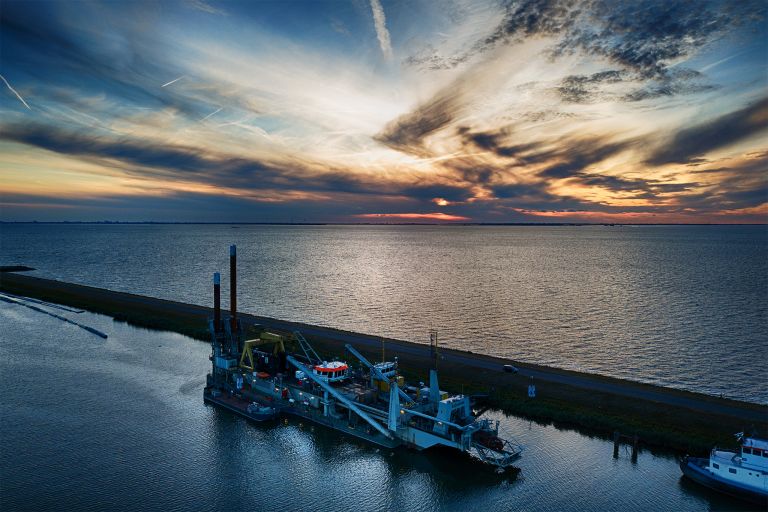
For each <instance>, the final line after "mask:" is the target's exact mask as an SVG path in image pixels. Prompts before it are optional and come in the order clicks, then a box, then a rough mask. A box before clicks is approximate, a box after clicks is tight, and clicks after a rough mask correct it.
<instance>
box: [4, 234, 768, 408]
mask: <svg viewBox="0 0 768 512" xmlns="http://www.w3.org/2000/svg"><path fill="white" fill-rule="evenodd" d="M0 243H2V246H1V247H0V248H1V251H0V253H1V257H0V262H1V263H2V264H25V265H29V266H32V267H35V268H37V269H38V270H37V271H36V272H33V273H32V275H38V276H42V277H49V278H55V279H60V280H64V281H73V282H78V283H84V284H89V285H94V286H99V287H105V288H110V289H114V290H121V291H128V292H133V293H139V294H144V295H150V296H155V297H161V298H165V299H172V300H178V301H183V302H191V303H196V304H209V302H211V298H210V297H211V293H212V292H211V285H210V282H211V274H212V273H213V272H215V271H221V272H222V278H223V280H224V283H225V285H224V295H225V297H226V296H228V295H227V284H226V283H228V281H227V279H228V278H227V271H228V257H229V252H228V246H229V244H232V243H236V244H237V245H238V266H239V276H238V282H239V308H240V309H241V310H243V311H247V312H251V313H255V314H261V315H266V316H272V317H277V318H283V319H288V320H296V321H302V322H307V323H314V324H320V325H326V326H331V327H338V328H342V329H348V330H353V331H359V332H365V333H370V334H377V335H383V336H390V337H394V338H400V339H406V340H412V341H417V342H428V335H427V333H428V330H429V329H430V328H434V329H437V330H438V331H439V335H440V339H441V343H443V344H444V345H446V346H450V347H456V348H461V349H466V350H472V351H475V352H482V353H487V354H494V355H499V356H506V357H511V358H514V359H518V360H521V361H528V362H532V363H541V364H547V365H553V366H559V367H562V368H568V369H575V370H581V371H586V372H593V373H600V374H604V375H610V376H615V377H621V378H627V379H632V380H636V381H642V382H649V383H654V384H661V385H664V386H672V387H678V388H684V389H689V390H694V391H700V392H704V393H710V394H714V395H721V394H722V395H725V396H728V397H733V398H739V399H744V400H749V401H754V402H759V403H768V379H766V378H765V370H764V365H763V364H762V362H761V361H764V360H765V359H766V357H768V300H767V299H768V228H766V227H765V226H643V227H618V226H616V227H609V226H580V227H527V226H520V227H513V226H510V227H490V226H485V227H482V226H475V227H473V226H435V227H430V226H200V225H191V226H190V225H2V226H0ZM225 305H226V300H225Z"/></svg>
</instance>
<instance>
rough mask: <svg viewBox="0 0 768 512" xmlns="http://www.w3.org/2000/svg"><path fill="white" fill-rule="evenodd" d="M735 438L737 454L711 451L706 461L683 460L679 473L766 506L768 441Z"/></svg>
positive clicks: (742, 436) (715, 488)
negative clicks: (737, 447) (737, 440)
mask: <svg viewBox="0 0 768 512" xmlns="http://www.w3.org/2000/svg"><path fill="white" fill-rule="evenodd" d="M736 436H737V438H738V439H739V441H740V447H739V450H738V451H737V452H732V451H728V450H718V449H717V448H714V449H712V451H711V452H710V454H709V458H696V457H685V458H684V459H683V460H682V461H680V469H682V470H683V474H684V475H685V476H687V477H688V478H690V479H691V480H693V481H695V482H697V483H699V484H701V485H705V486H707V487H709V488H711V489H714V490H716V491H720V492H723V493H726V494H730V495H731V496H736V497H739V498H744V499H747V500H749V501H753V502H757V503H761V504H762V505H764V506H768V440H764V439H757V438H754V437H746V436H744V435H743V434H736Z"/></svg>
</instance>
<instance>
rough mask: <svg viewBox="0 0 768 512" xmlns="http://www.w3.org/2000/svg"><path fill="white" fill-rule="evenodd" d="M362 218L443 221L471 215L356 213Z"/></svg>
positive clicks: (460, 219)
mask: <svg viewBox="0 0 768 512" xmlns="http://www.w3.org/2000/svg"><path fill="white" fill-rule="evenodd" d="M355 217H357V218H360V219H393V220H442V221H453V222H455V221H468V220H470V218H469V217H463V216H461V215H450V214H447V213H441V212H434V213H361V214H360V215H355Z"/></svg>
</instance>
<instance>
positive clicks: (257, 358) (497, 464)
mask: <svg viewBox="0 0 768 512" xmlns="http://www.w3.org/2000/svg"><path fill="white" fill-rule="evenodd" d="M236 268H237V267H236V251H235V247H234V246H232V247H231V248H230V285H231V288H232V289H231V290H230V291H231V294H232V295H231V298H230V304H231V306H230V308H231V311H230V318H229V321H228V322H226V321H223V319H222V318H221V297H220V294H221V282H220V279H221V277H220V275H219V274H215V275H214V280H213V291H214V316H213V318H212V319H211V321H210V323H209V328H210V332H211V356H210V361H211V371H210V373H209V374H208V376H207V381H206V386H205V390H204V391H203V399H204V400H205V402H207V403H210V404H214V405H217V406H219V407H222V408H225V409H228V410H229V411H232V412H234V413H236V414H240V415H242V416H245V417H247V418H248V419H251V420H254V421H268V420H271V419H273V418H276V417H282V416H293V417H297V418H299V419H301V420H302V421H305V420H306V421H311V422H313V423H317V424H319V425H324V426H326V427H328V428H331V429H333V430H336V431H337V432H340V433H343V434H346V435H350V436H355V437H357V438H360V439H364V440H366V441H368V442H371V443H374V444H376V445H379V446H382V447H385V448H388V449H391V448H397V447H406V448H412V449H415V450H427V449H431V448H439V447H442V448H448V449H453V450H455V451H457V452H460V453H463V454H465V455H469V456H470V457H472V458H474V459H476V460H479V461H481V462H483V463H485V464H486V465H487V466H489V467H491V468H493V469H495V470H496V471H497V472H500V473H501V472H505V471H509V472H510V473H511V474H512V473H514V474H516V472H517V471H519V469H517V468H515V467H514V466H513V465H512V463H513V462H514V461H515V460H516V459H517V458H518V457H520V454H521V452H522V446H520V445H519V444H518V443H516V442H515V441H513V440H511V439H505V438H503V437H501V436H500V435H499V422H498V421H495V422H492V421H491V420H489V419H488V418H478V417H475V414H474V412H473V409H472V402H471V398H470V397H469V396H466V395H463V394H462V395H453V396H451V395H449V394H448V393H446V392H445V391H443V390H441V389H440V385H439V384H438V379H437V361H438V357H437V334H436V333H431V334H430V355H431V362H432V364H431V368H430V370H429V379H428V380H429V384H428V385H426V384H425V383H423V382H419V385H418V386H414V385H408V384H407V383H406V381H405V378H404V377H403V376H402V375H400V374H399V373H398V361H397V359H395V360H394V361H385V360H382V361H380V362H370V361H368V359H367V358H366V357H364V356H363V355H362V354H361V353H360V352H358V351H357V349H355V348H354V347H353V346H352V345H350V344H347V345H346V346H345V349H346V352H347V353H348V354H349V355H351V356H352V357H354V358H355V359H357V363H356V364H355V365H354V367H353V366H350V365H349V364H347V363H346V362H344V361H339V360H332V359H330V358H323V357H320V355H319V354H318V353H317V352H316V351H315V349H314V348H313V347H312V345H310V343H309V342H308V341H307V340H306V339H305V338H304V336H303V335H302V334H301V332H299V331H294V332H293V333H292V334H288V333H287V332H283V333H273V332H269V331H266V330H264V329H263V328H261V327H260V326H249V327H248V328H247V329H246V328H245V326H244V325H242V324H241V321H240V319H238V318H237V310H236V304H237V300H236V294H235V286H236V280H235V276H236ZM246 331H247V332H248V333H253V334H257V335H258V337H256V338H251V339H244V336H243V334H244V333H245V332H246ZM286 346H288V347H290V350H286ZM382 359H384V357H383V355H382Z"/></svg>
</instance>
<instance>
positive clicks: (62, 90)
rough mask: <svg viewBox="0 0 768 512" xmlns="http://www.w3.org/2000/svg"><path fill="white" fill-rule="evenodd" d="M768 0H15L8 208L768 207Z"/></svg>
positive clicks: (589, 213)
mask: <svg viewBox="0 0 768 512" xmlns="http://www.w3.org/2000/svg"><path fill="white" fill-rule="evenodd" d="M222 5H223V6H224V7H223V8H221V6H222ZM385 8H386V15H385V11H384V9H385ZM766 9H768V7H766V5H765V3H764V2H762V1H752V0H745V1H736V0H711V1H710V0H703V1H702V2H699V3H697V4H696V7H695V8H692V7H691V4H690V3H689V2H686V1H682V0H665V1H662V0H658V1H656V0H639V1H634V0H633V1H629V0H627V1H624V0H619V1H617V2H615V1H610V2H609V1H608V0H577V1H569V0H514V1H511V0H510V1H506V0H505V1H501V2H499V1H498V0H487V1H486V0H478V1H473V2H464V1H462V0H446V1H445V2H415V3H413V2H405V3H402V2H384V3H383V4H382V2H381V1H380V0H369V3H365V2H363V3H359V2H358V3H351V4H340V3H325V2H308V3H305V4H302V9H301V10H300V11H297V10H296V9H295V6H294V5H292V4H281V3H273V4H258V5H254V4H252V3H248V2H227V3H226V4H221V3H219V2H207V1H201V0H189V1H186V0H184V1H182V0H179V1H176V2H174V1H169V2H166V3H163V4H162V5H160V4H152V3H142V2H139V3H135V2H127V1H117V2H109V3H83V4H79V5H78V9H72V8H71V6H69V5H66V4H62V3H55V2H53V3H42V4H40V3H34V4H30V3H29V2H23V1H22V2H18V1H15V0H8V1H6V2H4V3H3V9H1V10H0V24H1V25H2V30H0V45H2V48H3V70H2V73H3V75H2V76H0V78H1V79H2V80H3V83H4V85H5V87H3V88H2V91H5V92H4V93H2V94H0V111H1V113H2V115H0V165H2V168H3V175H2V178H0V190H1V191H2V203H3V210H2V216H3V218H4V219H6V218H7V219H9V220H30V219H33V218H47V219H55V218H60V219H72V220H88V219H104V218H116V219H129V218H130V219H132V220H137V219H138V220H150V219H148V218H147V215H149V217H150V218H156V220H163V219H170V218H172V219H173V220H185V219H187V220H206V219H207V218H208V217H210V216H211V215H213V214H212V213H210V211H209V210H212V209H215V210H216V213H215V215H217V216H218V217H217V218H219V219H220V220H229V219H231V220H238V219H239V220H248V221H260V220H267V219H271V220H291V219H294V220H302V221H364V222H398V221H400V222H456V221H458V222H469V221H473V222H511V221H518V222H525V221H542V220H544V221H553V220H556V221H568V220H574V221H584V220H588V221H595V222H603V221H622V220H630V221H636V222H650V221H665V222H677V221H679V222H718V221H724V222H756V221H765V219H766V217H765V215H766V212H768V201H767V200H766V188H767V187H766V180H765V176H764V172H765V169H766V157H765V155H766V154H768V147H767V146H766V143H765V137H763V135H765V128H766V124H768V98H766V96H765V89H766V87H767V86H768V83H767V82H766V74H765V60H764V56H765V54H766V51H768V42H767V41H768V26H767V25H766V23H765V20H766ZM372 20H373V29H374V30H375V35H376V37H373V35H372V34H373V30H372V26H371V21H372ZM393 41H394V42H395V43H396V44H395V48H394V50H393V46H392V42H393ZM381 55H383V56H384V59H382V58H381ZM395 55H397V56H398V59H400V58H401V56H402V61H401V62H395V60H394V56H395ZM398 64H402V65H398ZM153 216H154V217H153Z"/></svg>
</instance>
